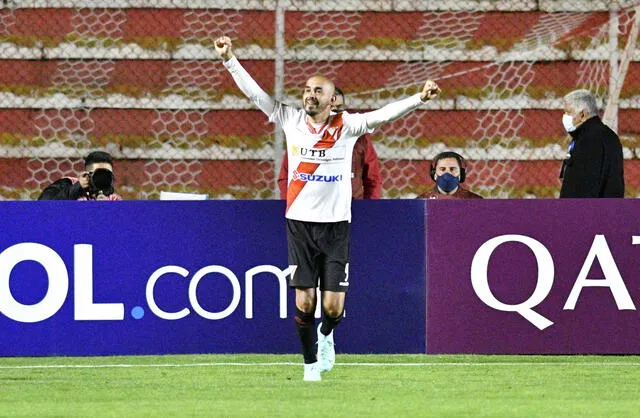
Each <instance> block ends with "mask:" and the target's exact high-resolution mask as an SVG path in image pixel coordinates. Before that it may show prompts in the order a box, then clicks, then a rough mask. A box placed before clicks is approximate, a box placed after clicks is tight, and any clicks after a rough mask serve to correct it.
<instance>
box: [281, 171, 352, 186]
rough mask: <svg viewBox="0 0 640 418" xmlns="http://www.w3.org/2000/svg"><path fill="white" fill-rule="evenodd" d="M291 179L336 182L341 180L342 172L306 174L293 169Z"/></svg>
mask: <svg viewBox="0 0 640 418" xmlns="http://www.w3.org/2000/svg"><path fill="white" fill-rule="evenodd" d="M292 180H293V181H296V180H299V181H304V182H307V181H312V182H317V183H338V182H341V181H342V174H335V175H333V174H326V175H325V174H307V173H300V172H299V171H298V170H294V171H293V179H292Z"/></svg>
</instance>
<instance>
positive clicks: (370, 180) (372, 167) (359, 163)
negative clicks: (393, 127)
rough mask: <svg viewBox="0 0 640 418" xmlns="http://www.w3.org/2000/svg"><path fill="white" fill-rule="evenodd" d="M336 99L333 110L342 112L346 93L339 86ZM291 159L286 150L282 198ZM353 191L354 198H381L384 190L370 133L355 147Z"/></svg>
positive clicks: (279, 183) (282, 171) (282, 175)
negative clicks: (288, 157) (289, 159)
mask: <svg viewBox="0 0 640 418" xmlns="http://www.w3.org/2000/svg"><path fill="white" fill-rule="evenodd" d="M335 94H336V101H335V104H334V105H333V109H332V110H333V111H334V112H336V113H340V112H342V111H344V110H345V103H344V93H343V92H342V90H340V89H339V88H338V87H336V88H335ZM288 171H289V161H288V159H287V152H286V151H285V153H284V157H283V158H282V166H280V174H279V175H278V188H279V189H280V199H286V198H287V181H288V180H287V175H288ZM351 176H352V177H351V193H352V195H353V198H354V199H380V194H381V191H382V179H381V177H380V163H379V162H378V154H377V153H376V150H375V148H373V142H371V139H370V138H369V135H362V136H361V137H360V138H358V140H357V141H356V145H355V146H354V147H353V157H352V161H351Z"/></svg>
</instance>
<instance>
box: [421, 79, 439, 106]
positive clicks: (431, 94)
mask: <svg viewBox="0 0 640 418" xmlns="http://www.w3.org/2000/svg"><path fill="white" fill-rule="evenodd" d="M441 91H442V90H440V87H438V84H436V82H435V81H433V80H427V82H426V83H424V88H423V89H422V93H420V100H422V101H423V102H426V101H427V100H431V99H435V98H436V97H438V95H439V94H440V92H441Z"/></svg>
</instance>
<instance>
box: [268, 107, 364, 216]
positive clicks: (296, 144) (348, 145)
mask: <svg viewBox="0 0 640 418" xmlns="http://www.w3.org/2000/svg"><path fill="white" fill-rule="evenodd" d="M269 120H270V121H271V122H275V123H279V124H280V125H281V127H282V130H283V131H284V134H285V138H286V140H287V158H288V160H289V184H288V187H287V211H286V217H287V218H289V219H295V220H299V221H310V222H339V221H348V220H351V158H352V156H353V147H354V145H355V143H356V141H357V140H358V137H360V136H361V135H363V134H365V133H369V132H371V131H373V129H371V128H368V127H367V125H366V118H364V117H362V115H358V114H349V113H347V112H342V113H338V114H332V115H331V116H330V117H329V120H328V121H327V122H326V123H323V124H312V123H310V122H309V121H308V119H307V114H306V113H305V111H304V110H302V109H297V108H293V107H291V106H287V105H285V104H282V103H278V102H277V103H276V105H275V108H274V111H273V113H272V114H271V116H270V117H269Z"/></svg>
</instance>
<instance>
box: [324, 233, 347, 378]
mask: <svg viewBox="0 0 640 418" xmlns="http://www.w3.org/2000/svg"><path fill="white" fill-rule="evenodd" d="M350 228H351V225H350V224H349V223H348V222H338V223H336V224H334V225H333V227H332V228H331V229H330V230H328V231H327V232H328V233H327V239H326V240H323V241H322V243H323V246H322V251H323V253H324V254H325V257H324V258H325V259H324V263H323V268H322V272H323V274H322V276H321V278H320V289H321V290H322V311H323V315H322V323H321V324H320V326H319V327H318V331H317V334H318V354H317V357H318V363H319V364H320V369H321V370H322V371H329V370H331V369H332V368H333V365H334V364H335V357H336V354H335V345H334V340H333V330H334V329H335V328H336V327H337V326H338V324H339V323H340V322H341V321H342V318H343V317H344V303H345V297H346V292H347V289H348V288H349V255H350V245H349V235H350Z"/></svg>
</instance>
